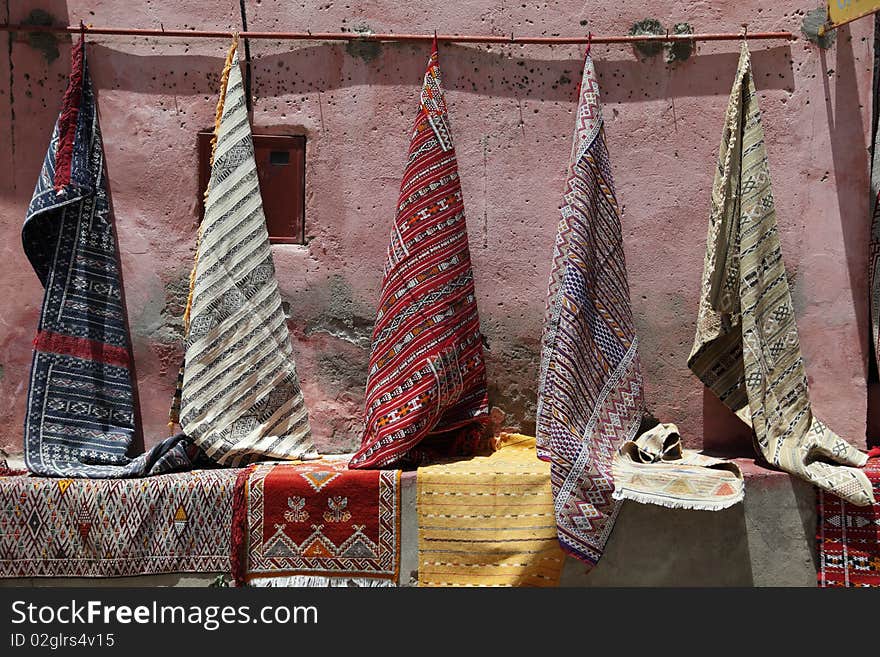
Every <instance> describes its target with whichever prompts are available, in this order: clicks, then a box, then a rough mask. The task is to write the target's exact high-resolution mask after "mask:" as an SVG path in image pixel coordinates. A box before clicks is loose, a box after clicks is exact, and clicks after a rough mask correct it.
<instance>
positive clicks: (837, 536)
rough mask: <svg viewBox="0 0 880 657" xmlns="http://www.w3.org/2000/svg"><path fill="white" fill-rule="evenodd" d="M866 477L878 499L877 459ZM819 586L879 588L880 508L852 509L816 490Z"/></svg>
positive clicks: (879, 474) (879, 468)
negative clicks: (817, 493) (817, 492)
mask: <svg viewBox="0 0 880 657" xmlns="http://www.w3.org/2000/svg"><path fill="white" fill-rule="evenodd" d="M865 474H866V475H868V478H869V479H870V480H871V482H872V483H873V484H874V496H875V498H877V499H880V457H878V458H872V459H870V460H869V461H868V464H867V465H866V466H865ZM818 506H819V523H818V535H817V540H818V544H819V586H822V587H837V586H857V587H880V504H872V505H871V506H855V505H854V504H850V503H848V502H846V501H844V500H842V499H840V498H839V497H837V496H836V495H832V494H831V493H827V492H825V491H824V490H822V489H819V495H818Z"/></svg>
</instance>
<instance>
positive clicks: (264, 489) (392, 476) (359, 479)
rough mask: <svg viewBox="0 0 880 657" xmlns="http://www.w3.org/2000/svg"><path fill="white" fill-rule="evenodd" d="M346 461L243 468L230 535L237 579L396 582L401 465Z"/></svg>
mask: <svg viewBox="0 0 880 657" xmlns="http://www.w3.org/2000/svg"><path fill="white" fill-rule="evenodd" d="M346 460H347V459H340V458H338V457H336V458H335V457H327V458H325V459H322V460H321V461H313V462H309V463H299V464H272V463H262V464H258V465H255V466H252V467H251V468H249V469H248V470H246V471H244V472H243V473H242V475H241V476H240V477H239V482H238V484H237V492H236V495H235V511H234V515H233V523H234V528H233V533H232V537H233V538H232V554H233V558H232V576H233V580H234V581H235V582H236V583H237V584H238V585H242V584H244V583H248V584H249V585H251V586H396V585H397V578H398V574H399V571H400V471H399V470H382V471H377V470H349V469H348V466H347V464H346Z"/></svg>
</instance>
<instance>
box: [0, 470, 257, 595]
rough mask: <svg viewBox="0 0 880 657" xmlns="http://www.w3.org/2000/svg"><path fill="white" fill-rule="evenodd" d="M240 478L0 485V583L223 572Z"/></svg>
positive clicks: (207, 473)
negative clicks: (0, 580)
mask: <svg viewBox="0 0 880 657" xmlns="http://www.w3.org/2000/svg"><path fill="white" fill-rule="evenodd" d="M239 472H240V470H237V469H235V470H234V469H216V470H193V471H191V472H181V473H176V474H164V475H157V476H155V477H150V478H149V479H56V478H45V477H23V476H3V477H0V578H5V577H122V576H127V575H155V574H159V573H185V572H203V573H227V572H229V529H230V526H231V523H232V493H233V489H234V487H235V480H236V477H237V475H238V473H239Z"/></svg>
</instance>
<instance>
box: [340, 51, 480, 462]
mask: <svg viewBox="0 0 880 657" xmlns="http://www.w3.org/2000/svg"><path fill="white" fill-rule="evenodd" d="M488 411H489V409H488V401H487V392H486V366H485V362H484V359H483V342H482V335H481V333H480V320H479V317H478V315H477V302H476V298H475V294H474V276H473V272H472V271H471V259H470V252H469V250H468V236H467V226H466V225H465V214H464V203H463V201H462V195H461V184H460V183H459V178H458V167H457V164H456V158H455V149H454V148H453V145H452V134H451V132H450V130H449V120H448V117H447V112H446V102H445V100H444V98H443V90H442V88H441V85H440V68H439V66H438V63H437V43H436V40H435V43H434V46H433V50H432V53H431V57H430V59H429V60H428V67H427V70H426V71H425V78H424V84H423V86H422V93H421V102H420V104H419V112H418V115H417V116H416V121H415V126H414V128H413V132H412V139H411V141H410V148H409V158H408V160H407V164H406V169H405V171H404V175H403V180H402V181H401V185H400V198H399V201H398V207H397V216H396V219H395V222H394V229H393V231H392V233H391V243H390V245H389V247H388V254H387V260H386V263H385V273H384V277H383V281H382V296H381V298H380V300H379V307H378V310H377V313H376V323H375V326H374V328H373V340H372V349H371V352H370V368H369V373H368V378H367V389H366V398H365V402H364V425H365V426H364V434H363V437H362V439H361V448H360V450H359V451H358V452H357V453H356V454H355V455H354V457H353V458H352V460H351V467H352V468H381V467H383V466H385V465H389V464H391V463H394V462H397V461H406V462H408V463H410V464H413V463H415V464H418V463H420V462H424V461H426V460H428V459H430V458H432V455H436V454H441V455H452V454H470V453H473V452H474V451H475V450H476V449H477V448H478V445H479V437H480V433H481V430H482V426H483V425H484V424H485V422H486V421H487V419H488Z"/></svg>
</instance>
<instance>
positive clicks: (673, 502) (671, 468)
mask: <svg viewBox="0 0 880 657" xmlns="http://www.w3.org/2000/svg"><path fill="white" fill-rule="evenodd" d="M613 470H614V499H615V500H633V501H634V502H641V503H642V504H657V505H659V506H665V507H668V508H670V509H692V510H694V511H720V510H722V509H726V508H728V507H731V506H733V505H734V504H738V503H740V502H742V501H743V495H744V494H745V482H744V481H743V476H742V472H740V469H739V466H738V465H737V464H736V463H735V462H734V461H725V460H722V459H717V458H713V457H711V456H706V455H705V454H700V453H699V452H696V451H694V450H691V449H683V448H682V446H681V435H680V434H679V433H678V427H677V426H675V425H674V424H658V425H657V426H656V427H654V428H653V429H651V430H649V431H646V432H645V433H643V434H642V435H641V436H639V437H638V439H636V440H630V441H627V442H625V443H624V444H623V445H622V446H621V448H620V451H619V452H618V453H617V454H615V456H614V464H613Z"/></svg>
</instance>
